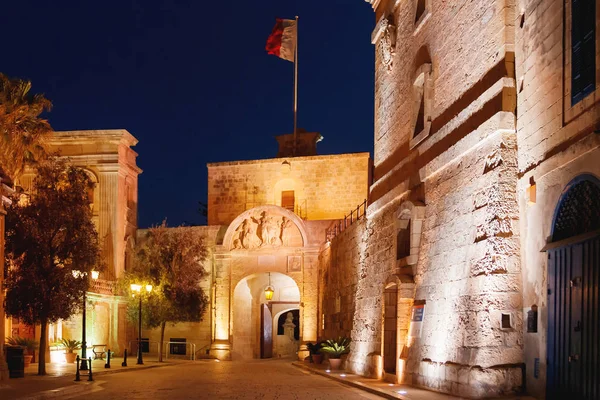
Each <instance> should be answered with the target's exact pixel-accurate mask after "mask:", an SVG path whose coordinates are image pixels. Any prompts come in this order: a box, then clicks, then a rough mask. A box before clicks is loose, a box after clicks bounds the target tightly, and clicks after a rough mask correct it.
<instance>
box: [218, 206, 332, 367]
mask: <svg viewBox="0 0 600 400" xmlns="http://www.w3.org/2000/svg"><path fill="white" fill-rule="evenodd" d="M319 246H320V242H319V241H317V240H316V238H314V237H311V238H309V235H308V230H307V229H306V226H305V222H304V221H303V220H302V219H301V218H300V217H298V216H297V215H296V214H294V213H293V212H291V211H290V210H286V209H285V208H282V207H279V206H274V205H265V206H259V207H255V208H252V209H250V210H247V211H244V212H243V213H242V214H240V215H239V216H238V217H237V218H235V219H234V220H233V221H232V222H231V224H230V225H229V226H228V228H227V230H226V232H225V234H224V236H223V240H222V241H221V242H220V244H219V245H217V246H216V248H215V254H214V258H215V267H214V268H215V271H214V273H215V277H216V279H215V282H214V287H213V293H212V304H213V310H214V311H213V317H212V318H213V338H212V342H211V348H210V354H211V355H213V356H214V357H217V358H219V359H222V360H229V359H232V358H233V359H235V358H238V359H239V358H255V357H256V358H258V357H259V356H260V355H261V352H260V346H258V345H257V343H258V344H260V342H259V341H258V336H257V321H258V320H259V318H260V316H259V314H258V312H259V311H257V310H258V308H257V307H258V306H259V305H260V304H266V303H265V302H264V296H263V297H262V299H263V301H259V299H261V295H262V292H263V291H264V286H266V283H265V284H264V286H263V287H261V288H258V287H255V280H256V279H259V278H258V277H262V278H260V279H263V280H265V279H266V278H265V277H267V276H268V275H267V274H268V273H269V272H271V276H272V278H273V277H274V276H275V275H274V274H277V273H278V274H281V275H282V276H287V278H289V279H291V280H292V281H293V282H294V287H295V288H296V289H295V290H297V291H298V292H299V293H301V294H302V302H301V303H300V300H299V296H298V298H297V299H294V300H293V301H294V302H295V306H296V307H297V308H298V309H299V321H300V334H299V337H300V342H301V343H300V348H299V351H298V357H299V358H304V357H305V356H307V355H308V350H307V348H306V344H305V343H306V342H309V341H315V340H316V338H317V328H318V325H317V322H318V319H317V301H318V295H317V290H316V288H317V287H318V274H317V273H316V271H317V268H318V263H319V259H318V257H319V256H318V255H319ZM265 282H266V281H265ZM290 282H291V281H290ZM276 296H277V293H276ZM236 297H238V300H236ZM273 301H278V300H276V298H274V300H273ZM286 301H287V300H286ZM243 304H246V305H248V304H252V305H253V307H254V308H248V307H246V308H245V310H246V311H245V312H246V316H247V320H246V321H244V320H243V319H242V320H240V321H236V319H237V318H238V317H239V315H240V312H242V313H243V312H244V311H243V310H244V308H243V307H242V305H243ZM274 304H276V303H273V302H271V303H270V306H271V308H270V309H269V308H268V307H267V309H264V308H263V310H264V311H261V312H262V313H263V314H264V313H266V312H267V311H268V312H271V311H273V307H274ZM240 307H242V308H241V309H240ZM276 308H277V307H275V309H276ZM277 312H278V311H277V310H275V313H277ZM271 317H272V315H271ZM263 320H265V318H264V317H263ZM240 324H241V325H240ZM244 324H246V329H241V330H240V327H241V326H244ZM263 329H264V327H263ZM267 349H268V347H267ZM262 355H263V356H265V354H262ZM267 356H268V354H267Z"/></svg>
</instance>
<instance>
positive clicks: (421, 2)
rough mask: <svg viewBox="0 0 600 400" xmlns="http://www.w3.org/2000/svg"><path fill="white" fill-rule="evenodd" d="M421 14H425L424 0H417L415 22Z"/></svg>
mask: <svg viewBox="0 0 600 400" xmlns="http://www.w3.org/2000/svg"><path fill="white" fill-rule="evenodd" d="M423 14H425V0H417V14H416V16H415V24H416V23H418V22H419V20H420V19H421V17H422V16H423Z"/></svg>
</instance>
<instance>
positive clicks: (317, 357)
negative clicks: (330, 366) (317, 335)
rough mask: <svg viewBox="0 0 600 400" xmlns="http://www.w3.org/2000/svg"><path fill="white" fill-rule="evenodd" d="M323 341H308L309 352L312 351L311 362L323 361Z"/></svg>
mask: <svg viewBox="0 0 600 400" xmlns="http://www.w3.org/2000/svg"><path fill="white" fill-rule="evenodd" d="M322 345H323V342H317V343H314V344H313V343H311V342H308V343H306V347H307V348H308V352H309V353H310V358H311V362H313V363H315V364H321V363H322V362H323V354H321V346H322Z"/></svg>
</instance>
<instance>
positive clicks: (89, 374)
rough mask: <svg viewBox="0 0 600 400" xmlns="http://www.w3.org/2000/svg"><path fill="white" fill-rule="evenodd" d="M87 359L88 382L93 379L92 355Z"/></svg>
mask: <svg viewBox="0 0 600 400" xmlns="http://www.w3.org/2000/svg"><path fill="white" fill-rule="evenodd" d="M88 360H89V363H90V364H89V368H90V370H89V372H88V381H90V382H91V381H93V380H94V378H93V377H92V357H90V358H89V359H88Z"/></svg>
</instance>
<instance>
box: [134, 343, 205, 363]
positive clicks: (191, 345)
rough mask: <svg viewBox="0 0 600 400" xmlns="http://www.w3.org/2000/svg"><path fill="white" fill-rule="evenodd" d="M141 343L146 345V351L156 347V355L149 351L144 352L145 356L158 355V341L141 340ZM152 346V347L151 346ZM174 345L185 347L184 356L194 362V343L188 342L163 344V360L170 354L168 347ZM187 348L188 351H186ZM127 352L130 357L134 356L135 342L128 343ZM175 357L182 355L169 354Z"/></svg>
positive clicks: (135, 350)
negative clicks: (128, 351) (129, 353)
mask: <svg viewBox="0 0 600 400" xmlns="http://www.w3.org/2000/svg"><path fill="white" fill-rule="evenodd" d="M142 343H148V350H150V349H151V348H153V347H154V346H155V345H156V353H154V352H153V351H149V352H144V353H145V354H151V355H154V354H158V353H160V342H159V341H155V340H142ZM151 344H152V346H151ZM171 344H174V345H179V346H181V345H185V356H188V354H189V357H190V360H192V361H194V360H195V359H196V344H195V343H190V342H167V341H165V342H163V346H164V347H163V357H164V358H165V359H168V358H169V354H170V353H171V351H170V350H171V349H170V348H169V347H168V346H169V345H171ZM188 346H189V349H188ZM129 350H130V352H131V355H133V356H135V354H137V340H132V341H130V342H129ZM177 355H183V354H171V356H177Z"/></svg>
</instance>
